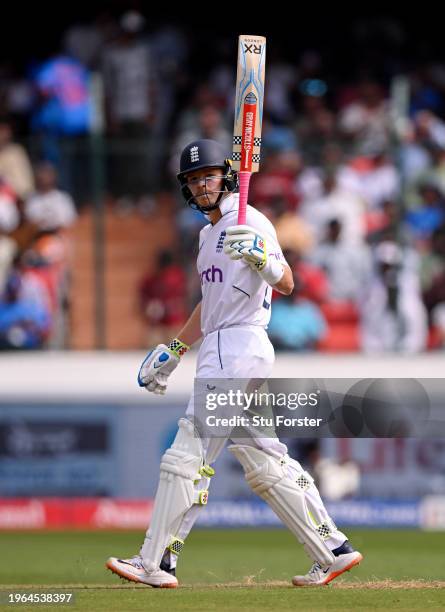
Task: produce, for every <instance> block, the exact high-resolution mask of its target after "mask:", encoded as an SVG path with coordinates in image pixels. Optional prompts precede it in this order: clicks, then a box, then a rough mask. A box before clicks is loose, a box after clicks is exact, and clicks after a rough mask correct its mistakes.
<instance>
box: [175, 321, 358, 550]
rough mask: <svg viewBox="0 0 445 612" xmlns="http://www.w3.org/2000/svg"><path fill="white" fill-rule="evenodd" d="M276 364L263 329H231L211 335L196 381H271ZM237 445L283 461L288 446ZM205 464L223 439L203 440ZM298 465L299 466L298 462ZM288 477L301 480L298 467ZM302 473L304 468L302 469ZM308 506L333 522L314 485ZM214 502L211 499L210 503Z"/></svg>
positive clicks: (337, 538) (332, 543)
mask: <svg viewBox="0 0 445 612" xmlns="http://www.w3.org/2000/svg"><path fill="white" fill-rule="evenodd" d="M274 361H275V352H274V348H273V346H272V344H271V342H270V340H269V338H268V336H267V333H266V331H265V330H264V328H262V327H259V326H255V325H249V326H240V327H229V328H225V329H221V330H218V331H215V332H212V333H210V334H208V335H207V336H206V337H205V338H204V340H203V342H202V344H201V347H200V349H199V353H198V361H197V367H196V378H213V379H215V378H234V379H259V378H268V377H269V376H270V375H271V373H272V368H273V364H274ZM193 407H194V395H193V394H192V397H191V398H190V401H189V404H188V407H187V411H186V416H188V417H192V415H193ZM233 441H234V443H237V444H251V445H252V446H255V447H257V448H260V449H261V450H263V451H264V452H266V453H269V454H271V455H272V456H273V457H275V458H277V459H280V458H281V457H282V456H283V455H286V454H287V446H286V445H285V444H283V443H282V442H280V441H279V440H278V438H275V437H267V438H264V437H261V438H259V437H250V438H246V439H245V438H242V439H240V438H236V439H234V440H233ZM202 442H203V447H204V452H205V462H206V463H207V464H209V465H211V464H212V463H214V462H215V460H216V459H217V458H218V455H219V454H220V452H221V451H222V449H223V448H224V446H225V445H226V443H227V439H224V438H216V437H212V438H206V439H204V440H203V441H202ZM296 463H297V466H298V465H299V464H298V462H296ZM288 469H289V476H290V477H293V478H295V479H296V478H298V475H299V472H298V468H296V467H295V465H288ZM300 471H303V468H302V467H301V466H300ZM209 481H210V479H208V478H202V479H201V481H200V482H199V483H198V484H197V488H198V489H199V490H201V489H207V488H208V486H209ZM306 496H307V502H308V504H309V505H310V506H311V507H312V508H313V509H314V510H315V514H316V515H317V516H318V517H320V519H322V520H328V521H330V520H331V519H330V517H329V514H328V512H327V510H326V508H325V506H324V504H323V502H322V500H321V497H320V494H319V492H318V489H317V488H316V486H315V484H312V485H311V487H310V488H309V489H308V490H307V492H306ZM210 503H211V500H210ZM202 508H203V506H200V505H194V506H192V507H191V508H190V509H189V510H188V511H187V512H186V514H185V515H184V518H183V520H182V523H181V526H180V529H179V531H178V534H177V537H178V538H180V539H181V540H184V539H185V538H186V537H187V535H188V534H189V532H190V530H191V529H192V527H193V524H194V523H195V521H196V519H197V518H198V515H199V512H200V511H201V509H202ZM346 539H347V538H346V536H345V535H344V534H343V533H342V532H341V531H339V530H335V531H333V533H332V535H331V537H330V538H329V539H327V540H326V544H327V545H328V547H329V548H330V549H331V550H334V549H335V548H337V547H338V546H341V544H343V542H344V541H345V540H346Z"/></svg>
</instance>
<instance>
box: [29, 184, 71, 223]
mask: <svg viewBox="0 0 445 612" xmlns="http://www.w3.org/2000/svg"><path fill="white" fill-rule="evenodd" d="M25 216H26V219H27V220H28V221H30V222H31V223H34V224H35V225H37V226H38V227H40V229H42V230H54V229H58V228H60V227H69V226H70V225H72V224H73V223H74V221H75V220H76V218H77V213H76V207H75V206H74V202H73V200H72V198H71V196H70V195H69V194H68V193H65V192H64V191H59V189H53V190H52V191H48V192H47V193H35V194H34V195H32V196H31V197H30V198H29V199H28V200H27V202H26V204H25Z"/></svg>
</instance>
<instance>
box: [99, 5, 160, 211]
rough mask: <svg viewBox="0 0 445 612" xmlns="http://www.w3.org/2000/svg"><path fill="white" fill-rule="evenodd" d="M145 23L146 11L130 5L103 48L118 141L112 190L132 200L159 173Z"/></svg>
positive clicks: (110, 117)
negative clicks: (152, 143)
mask: <svg viewBox="0 0 445 612" xmlns="http://www.w3.org/2000/svg"><path fill="white" fill-rule="evenodd" d="M144 27H145V19H144V17H143V16H142V15H141V14H140V13H138V12H136V11H128V12H127V13H125V14H124V15H123V16H122V17H121V19H120V33H119V36H118V38H117V40H116V41H115V42H114V43H113V44H111V45H109V46H108V47H106V48H105V50H104V54H103V74H104V85H105V103H106V114H107V129H108V133H109V135H110V136H111V137H112V138H113V140H112V143H113V147H114V152H113V159H112V174H111V176H112V191H113V193H114V195H116V196H118V197H120V198H126V199H127V200H134V199H137V198H144V197H147V195H148V194H149V193H150V192H151V191H152V189H153V184H154V183H153V181H154V180H156V178H157V174H158V173H159V170H158V161H157V160H158V157H157V158H156V159H151V156H150V137H151V132H152V128H153V125H154V122H155V114H154V109H155V99H154V98H155V80H156V79H155V67H154V65H153V62H152V57H151V54H150V49H149V47H148V45H147V42H146V40H145V38H144V36H143V30H144ZM161 152H162V148H161V143H160V142H159V141H158V142H157V153H158V154H160V153H161ZM128 203H129V202H128V201H125V202H124V201H123V202H121V203H120V205H122V206H123V207H124V206H127V205H128Z"/></svg>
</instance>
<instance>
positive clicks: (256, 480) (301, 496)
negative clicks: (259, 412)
mask: <svg viewBox="0 0 445 612" xmlns="http://www.w3.org/2000/svg"><path fill="white" fill-rule="evenodd" d="M229 450H230V451H231V452H232V453H233V454H234V455H235V457H236V458H237V459H238V460H239V462H240V463H241V465H242V466H243V468H244V473H245V476H246V480H247V482H248V483H249V485H250V487H251V489H252V490H253V491H254V492H255V493H256V494H257V495H259V496H260V497H261V498H262V499H264V501H266V502H267V503H268V504H269V506H270V507H271V508H272V510H273V511H274V512H275V514H276V515H277V516H278V517H279V518H280V519H281V520H282V521H283V523H284V524H285V525H286V527H287V528H288V529H289V530H290V531H291V532H292V533H293V534H294V535H295V537H296V538H297V539H298V541H299V542H300V543H301V544H303V546H304V548H305V550H306V552H307V554H308V555H309V556H310V558H311V559H312V560H313V561H318V563H320V565H321V566H322V567H327V566H329V565H331V564H332V563H333V562H334V555H333V554H332V552H331V551H330V550H329V548H328V547H327V545H326V543H325V542H324V541H323V538H322V537H321V535H320V533H319V532H318V531H317V529H316V526H315V525H314V523H313V520H312V519H311V517H310V514H309V509H308V507H307V504H306V499H305V493H304V489H305V486H307V483H308V482H309V483H310V484H312V482H313V479H312V477H311V476H310V475H309V474H308V473H307V472H302V473H301V474H302V476H303V480H304V483H303V486H301V483H300V484H299V483H298V482H297V481H296V480H293V479H292V478H289V476H288V475H287V473H286V470H285V463H284V462H282V461H280V460H279V459H276V458H275V457H273V456H272V455H269V454H268V453H265V452H264V451H263V450H260V449H258V448H255V447H253V446H247V445H246V446H244V445H241V444H233V445H231V446H229Z"/></svg>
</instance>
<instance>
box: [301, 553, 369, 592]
mask: <svg viewBox="0 0 445 612" xmlns="http://www.w3.org/2000/svg"><path fill="white" fill-rule="evenodd" d="M362 559H363V555H362V554H361V553H359V552H358V551H357V550H355V551H354V552H350V553H346V554H344V555H339V556H338V557H335V561H334V563H333V564H332V565H330V566H329V567H328V568H327V569H325V570H324V569H323V568H322V567H321V565H320V564H319V563H317V562H316V563H314V565H313V566H312V567H311V569H310V570H309V572H308V573H307V574H306V575H305V576H294V577H293V578H292V584H293V585H294V586H299V587H304V586H321V585H323V584H328V583H329V582H331V580H334V578H337V576H340V575H341V574H343V573H344V572H348V571H349V570H350V569H351V568H353V567H354V565H358V564H359V563H360V561H362Z"/></svg>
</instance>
